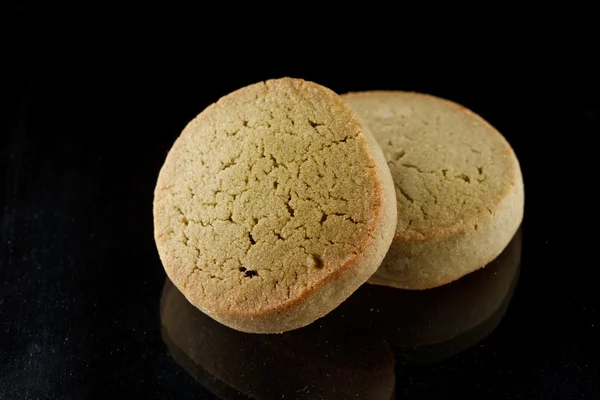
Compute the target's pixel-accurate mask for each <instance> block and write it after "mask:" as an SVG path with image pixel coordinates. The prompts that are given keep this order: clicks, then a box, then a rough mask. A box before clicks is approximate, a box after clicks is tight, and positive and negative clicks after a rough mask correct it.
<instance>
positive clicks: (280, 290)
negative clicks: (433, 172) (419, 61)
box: [154, 78, 397, 333]
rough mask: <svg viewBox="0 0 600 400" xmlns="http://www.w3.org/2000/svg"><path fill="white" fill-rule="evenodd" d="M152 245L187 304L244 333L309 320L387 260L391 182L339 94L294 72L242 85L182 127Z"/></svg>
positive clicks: (160, 193) (165, 175) (161, 185)
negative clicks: (292, 76)
mask: <svg viewBox="0 0 600 400" xmlns="http://www.w3.org/2000/svg"><path fill="white" fill-rule="evenodd" d="M154 196H155V197H154V227H155V240H156V244H157V247H158V251H159V254H160V258H161V260H162V263H163V265H164V268H165V270H166V272H167V274H168V276H169V278H171V280H172V281H173V282H174V284H175V285H176V286H177V287H178V288H179V289H180V290H181V291H182V292H183V293H184V295H185V296H186V297H187V299H188V300H189V301H190V302H191V303H192V304H194V305H195V306H196V307H198V308H199V309H200V310H202V311H203V312H204V313H206V314H208V315H209V316H211V317H212V318H214V319H215V320H217V321H219V322H221V323H223V324H225V325H227V326H230V327H232V328H234V329H238V330H241V331H245V332H254V333H278V332H283V331H287V330H291V329H295V328H299V327H302V326H305V325H307V324H309V323H311V322H313V321H314V320H316V319H317V318H320V317H322V316H323V315H325V314H327V313H328V312H329V311H331V310H332V309H334V308H335V307H337V305H339V304H340V303H341V302H342V301H343V300H345V299H346V298H347V297H348V296H349V295H350V294H351V293H352V292H353V291H354V290H356V288H358V287H359V286H360V285H361V284H362V283H364V282H365V281H366V280H367V279H368V278H369V277H370V276H371V275H372V274H373V273H374V272H375V271H376V270H377V267H378V266H379V264H380V263H381V261H382V260H383V258H384V256H385V253H386V251H387V249H388V248H389V245H390V243H391V241H392V238H393V236H394V230H395V225H396V220H397V218H396V200H395V194H394V185H393V181H392V178H391V175H390V171H389V169H388V168H387V165H386V162H385V158H384V156H383V153H382V151H381V149H380V148H379V146H378V145H377V142H376V141H375V139H374V138H373V136H372V135H371V134H370V133H369V131H368V130H367V129H366V128H365V127H364V125H363V124H362V123H361V122H360V120H359V118H358V117H357V116H356V114H355V113H354V112H353V111H352V110H351V109H350V108H349V107H348V106H347V105H346V104H345V103H344V101H343V100H342V99H341V98H340V97H339V96H338V95H336V94H335V93H334V92H332V91H331V90H329V89H327V88H325V87H323V86H320V85H317V84H315V83H312V82H306V81H303V80H299V79H290V78H284V79H279V80H270V81H267V82H264V83H262V82H261V83H257V84H254V85H251V86H248V87H245V88H242V89H240V90H237V91H235V92H233V93H231V94H229V95H227V96H225V97H223V98H221V99H220V100H219V101H218V102H217V103H215V104H212V105H210V106H209V107H208V108H206V109H205V110H204V111H203V112H202V113H200V115H198V116H197V117H196V118H195V119H194V120H193V121H191V122H190V123H189V124H188V126H187V127H186V128H185V129H184V131H183V132H182V134H181V135H180V137H179V138H178V139H177V140H176V142H175V144H174V145H173V148H172V149H171V150H170V152H169V154H168V156H167V159H166V161H165V163H164V165H163V167H162V169H161V171H160V174H159V177H158V182H157V185H156V189H155V193H154Z"/></svg>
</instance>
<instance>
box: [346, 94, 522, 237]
mask: <svg viewBox="0 0 600 400" xmlns="http://www.w3.org/2000/svg"><path fill="white" fill-rule="evenodd" d="M342 98H344V100H345V101H346V102H347V103H348V104H349V105H350V106H351V107H352V108H353V109H354V110H355V111H356V112H357V113H358V114H359V116H360V117H361V118H362V119H363V120H364V121H365V123H366V124H367V126H368V127H369V129H370V130H371V132H372V133H373V135H374V136H375V138H376V139H377V141H378V143H379V145H380V146H381V148H382V150H383V152H384V154H385V157H386V160H387V162H388V166H389V168H390V170H391V173H392V177H393V178H394V184H395V187H396V201H397V203H398V224H397V226H396V239H401V240H412V239H415V240H422V239H427V238H431V237H435V236H439V235H447V234H452V233H457V232H458V231H460V230H461V229H466V230H471V229H472V227H473V226H474V225H477V221H478V220H482V221H485V220H487V219H489V216H490V215H492V214H494V212H495V208H496V207H497V206H498V205H499V204H500V203H501V202H502V200H503V199H504V198H505V197H506V196H507V195H508V194H509V193H510V192H511V191H513V189H514V187H515V185H517V184H518V182H519V177H520V169H519V165H518V160H517V158H516V156H515V155H514V153H513V150H512V149H511V147H510V145H509V144H508V142H507V141H506V140H505V139H504V137H503V136H502V135H501V134H500V133H499V132H498V131H497V130H496V129H495V128H493V127H492V126H491V125H490V124H489V123H487V122H486V121H485V120H484V119H482V118H481V117H480V116H478V115H477V114H475V113H473V112H472V111H470V110H468V109H466V108H464V107H463V106H461V105H458V104H456V103H453V102H451V101H448V100H444V99H441V98H438V97H434V96H430V95H425V94H419V93H411V92H400V91H372V92H358V93H348V94H345V95H343V96H342Z"/></svg>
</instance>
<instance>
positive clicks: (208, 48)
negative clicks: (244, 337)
mask: <svg viewBox="0 0 600 400" xmlns="http://www.w3.org/2000/svg"><path fill="white" fill-rule="evenodd" d="M11 11H12V12H10V13H5V14H3V15H4V16H3V20H4V23H7V24H8V28H9V29H8V31H10V32H9V34H8V35H7V36H4V37H5V39H8V40H7V41H6V46H5V51H6V53H4V54H6V57H4V61H3V64H7V65H8V67H9V68H8V69H9V71H8V72H6V73H5V75H4V76H3V78H2V98H3V106H2V110H1V112H2V119H1V121H0V124H1V125H0V128H1V131H0V163H1V164H0V165H1V166H2V167H1V170H0V171H1V173H2V175H1V177H2V178H1V181H0V183H1V186H0V187H1V188H2V191H1V192H0V205H1V206H2V208H1V210H2V211H1V212H2V214H1V223H0V398H7V399H21V398H23V399H29V398H31V399H33V398H60V399H62V398H65V399H66V398H125V397H128V398H129V397H139V398H205V396H206V398H210V395H209V394H208V392H206V391H205V390H204V389H203V388H202V387H201V386H200V385H199V384H198V383H196V382H195V380H194V379H193V378H192V377H190V376H189V375H188V374H187V373H186V372H185V371H184V370H183V369H182V368H181V367H180V366H179V365H177V364H176V363H175V362H174V361H173V360H172V359H171V357H170V355H169V353H168V351H167V349H166V346H165V345H164V343H163V341H162V339H161V336H160V321H159V315H158V312H159V308H158V305H159V299H160V295H161V290H162V287H163V284H164V278H165V274H164V272H163V270H162V267H161V264H160V261H159V259H158V255H157V252H156V249H155V246H154V241H153V234H152V229H153V225H152V194H153V189H154V184H155V182H156V177H157V174H158V170H159V168H160V166H161V165H162V162H163V161H164V158H165V155H166V152H167V151H168V149H169V148H170V146H171V144H172V143H173V141H174V139H175V138H176V137H177V135H178V134H179V132H180V131H181V129H182V128H183V127H184V126H185V124H186V123H187V122H188V121H189V120H190V119H192V118H193V117H194V116H195V115H196V114H197V113H199V112H200V111H201V110H202V109H203V108H204V107H206V106H207V105H209V104H210V103H212V102H214V101H216V100H217V99H218V98H219V97H221V96H223V95H225V94H227V93H228V92H230V91H232V90H235V89H237V88H239V87H242V86H245V85H247V84H250V83H254V82H257V81H260V80H264V79H269V78H276V77H282V76H293V77H299V78H304V79H307V80H312V81H315V82H317V83H320V84H323V85H325V86H327V87H329V88H331V89H333V90H335V91H337V92H339V93H344V92H347V91H357V90H371V89H398V90H415V91H421V92H426V93H431V94H434V95H438V96H441V97H445V98H449V99H451V100H454V101H457V102H459V103H461V104H463V105H465V106H467V107H469V108H471V109H472V110H474V111H475V112H477V113H479V114H480V115H482V116H483V117H484V118H486V119H487V120H488V121H489V122H490V123H491V124H492V125H494V126H495V127H496V128H498V130H499V131H500V132H502V133H503V134H504V135H505V136H506V138H507V139H508V140H509V142H510V143H511V145H512V146H513V148H514V150H515V152H516V154H517V156H518V157H519V160H520V162H521V167H522V170H523V175H524V181H525V197H526V208H525V220H524V224H523V256H522V270H521V277H520V281H519V284H518V287H517V289H516V292H515V296H514V298H513V301H512V303H511V305H510V308H509V310H508V313H507V315H506V317H505V318H504V320H503V321H502V323H501V324H500V326H499V327H498V328H497V329H496V331H494V333H493V334H492V335H490V336H489V337H488V338H486V339H485V340H484V341H483V342H482V343H481V344H480V345H477V346H476V347H475V348H471V349H469V350H467V351H465V352H464V353H462V354H460V355H458V356H456V357H454V358H452V359H450V360H447V361H444V362H443V363H440V364H433V365H428V366H422V367H418V368H414V369H402V370H400V369H398V371H397V377H396V382H397V389H396V394H397V395H398V397H402V398H447V397H448V396H474V398H498V399H507V398H535V399H538V398H539V399H563V398H574V399H579V398H600V382H599V380H600V378H599V376H600V370H599V367H600V366H599V358H600V353H599V351H598V337H599V331H600V309H599V308H598V305H597V303H598V300H597V299H598V288H597V287H598V284H597V281H596V279H594V277H595V276H597V270H598V267H599V264H598V259H597V257H596V256H595V255H596V249H597V248H598V246H600V235H599V234H598V230H597V228H596V227H597V226H598V223H599V222H600V221H599V218H598V216H597V205H598V201H599V200H598V197H597V195H595V194H594V193H595V192H594V191H595V190H597V189H596V188H595V186H597V184H598V182H599V180H598V172H600V171H599V167H598V164H597V163H596V160H597V158H598V154H597V150H596V148H595V145H594V143H595V141H597V134H598V131H599V130H598V128H599V124H600V122H599V118H600V115H599V109H598V107H597V102H594V101H593V100H594V98H593V96H592V94H593V91H592V89H593V88H594V87H597V81H596V80H595V78H594V77H592V76H591V75H590V76H587V75H585V73H584V72H583V71H575V72H572V71H567V70H564V69H561V68H558V67H556V66H555V65H554V63H553V62H552V61H553V60H556V59H558V58H560V57H559V56H557V55H556V54H550V55H545V54H542V52H541V51H538V50H532V49H537V48H539V46H537V47H536V46H532V47H528V46H529V44H531V43H535V41H533V42H528V43H529V44H528V45H527V46H525V48H523V49H520V51H517V50H515V48H513V47H512V46H510V45H506V44H502V43H501V42H498V43H491V42H489V41H485V40H483V39H481V40H482V42H481V44H479V45H475V43H468V41H467V39H466V38H463V39H461V40H446V41H444V40H443V39H444V37H443V35H442V37H441V38H440V39H439V40H438V41H433V42H426V45H424V46H420V47H419V46H415V47H419V48H420V50H421V51H420V52H419V53H417V52H416V51H415V50H413V48H412V47H411V46H410V45H411V44H412V42H411V40H409V39H410V38H411V36H410V35H407V34H400V32H394V30H391V31H390V32H377V34H375V35H374V36H373V38H374V39H373V38H371V39H370V40H363V41H362V42H357V41H356V39H357V38H359V37H362V34H363V33H364V32H362V31H359V32H355V33H354V34H346V33H343V32H342V31H341V30H339V29H336V30H332V31H331V32H319V31H318V29H320V28H321V23H320V22H319V21H318V20H315V19H313V18H310V19H307V20H303V19H302V18H299V20H298V21H299V22H303V23H302V24H300V23H299V22H298V21H296V20H289V21H288V20H285V19H283V20H282V19H279V20H275V19H271V18H269V17H268V16H263V19H262V20H255V19H252V20H251V23H248V24H247V25H244V26H241V25H238V27H239V28H240V29H239V31H237V32H236V34H235V35H233V36H232V37H233V39H230V38H228V37H227V36H226V35H224V34H223V25H222V24H221V25H219V26H220V29H214V28H213V27H212V26H209V23H211V22H213V23H214V22H215V21H211V20H212V19H213V18H212V17H213V15H214V14H211V13H209V12H208V11H197V12H194V13H190V14H191V15H188V13H183V12H182V13H180V14H178V15H177V17H175V18H173V16H172V15H168V16H167V15H162V11H161V10H154V12H153V13H152V18H151V19H150V17H149V16H147V15H146V14H142V13H140V12H139V11H140V10H139V9H132V10H122V9H116V10H111V11H106V10H96V9H92V8H89V9H88V8H84V7H83V6H81V5H80V4H79V3H71V4H70V5H68V6H62V7H60V8H58V7H55V6H52V7H50V6H48V7H46V8H40V7H34V6H23V5H20V6H17V7H15V8H14V9H12V10H11ZM240 12H242V13H243V10H241V11H240ZM163 17H164V18H163ZM161 18H162V19H161ZM165 19H168V20H169V23H167V22H165ZM131 21H137V22H141V24H140V25H143V26H144V28H143V29H142V28H139V29H138V28H137V26H134V25H133V24H132V23H131ZM173 22H174V23H175V26H176V28H175V29H174V30H171V29H170V28H169V26H171V25H170V23H173ZM375 22H376V21H375ZM348 24H349V25H352V24H350V23H348ZM147 28H154V29H152V30H151V32H152V34H150V33H149V32H150V31H146V29H147ZM184 30H186V31H187V30H189V31H190V32H192V34H190V33H189V32H184ZM298 31H300V32H299V33H303V32H306V33H312V35H310V36H303V35H298V37H295V38H294V39H292V38H290V37H289V36H290V35H291V34H292V33H298ZM167 33H175V34H174V35H172V37H171V36H168V38H167ZM477 36H478V35H477V34H475V33H471V36H469V38H471V39H472V40H475V39H477ZM281 37H283V40H285V43H286V45H285V46H281V45H279V44H278V43H277V41H276V40H275V39H279V38H281ZM423 50H424V51H423ZM422 54H426V56H422ZM577 78H584V79H583V82H585V83H584V84H577V85H576V84H575V83H574V82H575V81H578V79H577Z"/></svg>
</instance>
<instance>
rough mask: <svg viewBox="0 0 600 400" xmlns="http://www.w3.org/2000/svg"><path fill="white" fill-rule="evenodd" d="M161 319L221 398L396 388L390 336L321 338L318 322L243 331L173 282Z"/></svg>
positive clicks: (170, 340)
mask: <svg viewBox="0 0 600 400" xmlns="http://www.w3.org/2000/svg"><path fill="white" fill-rule="evenodd" d="M161 320H162V323H163V331H162V332H163V339H164V340H165V342H166V343H167V346H168V347H169V349H170V351H171V353H172V355H173V356H174V358H175V359H176V360H177V362H179V363H180V364H181V365H182V366H183V367H184V368H185V369H186V370H187V371H188V372H189V373H191V374H192V375H194V377H195V378H196V379H197V380H198V381H200V383H202V384H203V385H204V386H205V387H206V388H207V389H209V390H211V391H212V392H213V393H215V394H216V395H218V396H219V397H221V398H226V399H228V398H240V394H244V395H246V396H249V397H250V398H257V399H275V398H277V399H281V398H289V399H314V398H349V397H353V398H370V399H386V400H387V399H390V398H392V395H393V390H394V379H395V378H394V356H393V353H392V351H391V349H390V347H389V346H388V345H387V344H386V343H385V342H383V341H365V340H360V339H359V338H349V340H335V341H330V340H319V338H318V332H315V331H314V330H311V329H301V330H296V331H292V332H287V333H285V334H281V335H258V334H247V333H243V332H238V331H235V330H233V329H230V328H228V327H226V326H224V325H221V324H219V323H218V322H216V321H214V320H213V319H211V318H210V317H208V316H206V315H205V314H203V313H201V312H200V311H198V310H197V309H196V308H195V307H194V306H192V305H191V304H189V303H188V302H187V300H186V299H185V297H184V296H183V295H182V294H181V292H179V290H177V288H176V287H175V286H174V285H173V284H172V283H171V282H170V281H167V283H166V285H165V288H164V291H163V299H162V306H161ZM241 398H244V397H241Z"/></svg>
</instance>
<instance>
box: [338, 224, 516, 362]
mask: <svg viewBox="0 0 600 400" xmlns="http://www.w3.org/2000/svg"><path fill="white" fill-rule="evenodd" d="M520 260H521V231H520V230H519V231H518V232H517V234H516V235H515V236H514V237H513V239H512V240H511V242H510V243H509V245H508V246H507V247H506V249H505V250H504V251H503V252H502V254H500V255H499V256H498V257H497V258H496V259H495V260H494V261H492V262H491V263H490V264H488V265H487V266H486V267H484V268H482V269H480V270H478V271H476V272H473V273H471V274H469V275H467V276H465V277H463V278H461V279H459V280H457V281H455V282H453V283H450V284H448V285H445V286H441V287H437V288H434V289H429V290H424V291H413V290H401V289H394V288H390V287H385V286H378V285H369V284H366V285H363V286H362V287H361V288H360V289H359V290H358V291H356V292H355V293H354V294H353V295H352V296H351V297H350V298H349V299H348V300H347V301H346V302H344V303H343V304H342V305H341V306H340V307H338V309H336V310H335V311H334V313H332V314H330V315H329V316H328V318H329V319H330V320H332V321H331V322H330V323H334V322H333V320H334V319H336V320H337V323H338V324H339V323H340V322H341V321H342V320H346V321H345V322H343V323H344V324H348V323H349V321H353V328H352V330H353V331H354V332H355V334H359V335H362V336H370V337H373V336H375V337H380V338H383V339H384V340H386V341H387V342H388V343H389V344H390V345H392V346H393V347H395V348H396V355H397V358H396V362H397V363H399V364H402V363H419V362H430V361H436V360H440V359H443V358H446V357H449V356H451V355H453V354H456V353H458V352H460V351H462V350H465V349H466V348H468V347H470V346H472V345H474V344H476V343H477V342H479V341H480V340H482V339H484V338H485V337H486V336H487V335H489V334H490V333H491V332H492V331H493V330H494V329H495V328H496V326H497V325H498V324H499V323H500V320H501V319H502V317H503V316H504V314H505V312H506V309H507V307H508V304H509V303H510V299H511V297H512V294H513V291H514V288H515V286H516V283H517V280H518V271H519V265H520Z"/></svg>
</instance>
